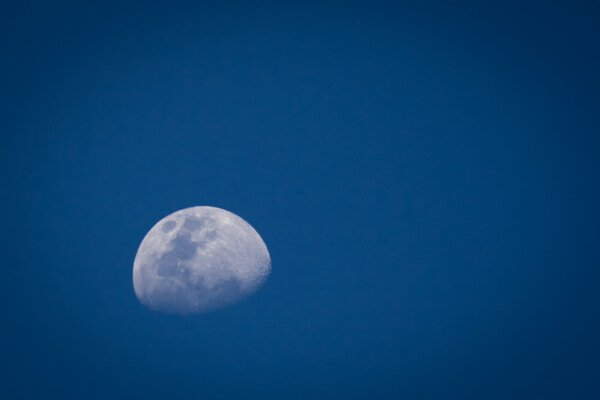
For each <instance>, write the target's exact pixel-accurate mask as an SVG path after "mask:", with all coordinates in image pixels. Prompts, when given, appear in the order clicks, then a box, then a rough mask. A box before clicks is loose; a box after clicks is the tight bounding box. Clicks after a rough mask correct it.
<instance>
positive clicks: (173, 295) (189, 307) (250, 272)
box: [133, 206, 271, 314]
mask: <svg viewBox="0 0 600 400" xmlns="http://www.w3.org/2000/svg"><path fill="white" fill-rule="evenodd" d="M270 272H271V257H270V255H269V251H268V250H267V246H266V245H265V243H264V242H263V240H262V238H261V237H260V235H259V234H258V233H257V232H256V231H255V230H254V228H252V226H251V225H250V224H249V223H247V222H246V221H244V220H243V219H242V218H240V217H238V216H237V215H235V214H233V213H231V212H229V211H226V210H223V209H220V208H216V207H208V206H199V207H191V208H185V209H183V210H179V211H176V212H174V213H172V214H170V215H167V216H166V217H164V218H163V219H161V220H160V221H158V223H156V225H154V226H153V227H152V229H150V231H149V232H148V233H147V234H146V236H145V237H144V239H143V240H142V243H141V244H140V247H139V249H138V251H137V254H136V256H135V261H134V263H133V288H134V291H135V294H136V296H137V298H138V299H139V301H140V302H141V303H142V304H143V305H145V306H146V307H148V308H149V309H151V310H154V311H158V312H162V313H167V314H198V313H204V312H209V311H213V310H217V309H220V308H223V307H226V306H228V305H231V304H234V303H236V302H238V301H240V300H242V299H244V298H246V297H248V296H249V295H251V294H252V293H254V292H255V291H256V290H258V288H260V287H261V285H262V284H263V283H264V281H265V280H266V279H267V277H268V276H269V274H270Z"/></svg>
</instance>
